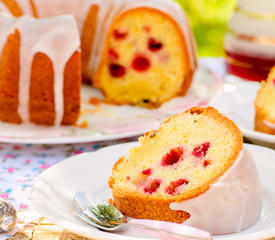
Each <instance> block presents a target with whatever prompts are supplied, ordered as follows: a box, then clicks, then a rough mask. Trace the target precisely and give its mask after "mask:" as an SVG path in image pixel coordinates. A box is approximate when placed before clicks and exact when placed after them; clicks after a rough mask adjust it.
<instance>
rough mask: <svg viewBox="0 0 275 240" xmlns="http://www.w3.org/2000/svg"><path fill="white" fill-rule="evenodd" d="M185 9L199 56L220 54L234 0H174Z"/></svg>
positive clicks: (216, 55)
mask: <svg viewBox="0 0 275 240" xmlns="http://www.w3.org/2000/svg"><path fill="white" fill-rule="evenodd" d="M176 1H177V2H178V3H179V4H180V5H181V6H182V7H183V8H184V9H185V11H186V13H187V15H188V17H189V19H190V22H191V25H192V29H193V33H194V35H195V38H196V42H197V49H198V54H199V56H215V57H218V56H222V55H223V39H224V34H225V32H226V30H227V24H228V21H229V19H230V17H231V15H232V11H233V9H234V6H235V4H236V0H176Z"/></svg>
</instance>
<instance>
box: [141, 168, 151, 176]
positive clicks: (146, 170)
mask: <svg viewBox="0 0 275 240" xmlns="http://www.w3.org/2000/svg"><path fill="white" fill-rule="evenodd" d="M142 174H144V175H148V176H149V175H151V174H152V169H151V168H148V169H145V170H143V171H142Z"/></svg>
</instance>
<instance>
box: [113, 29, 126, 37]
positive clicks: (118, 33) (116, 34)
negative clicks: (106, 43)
mask: <svg viewBox="0 0 275 240" xmlns="http://www.w3.org/2000/svg"><path fill="white" fill-rule="evenodd" d="M113 36H114V38H115V39H116V40H123V39H125V38H127V36H128V33H127V32H120V31H119V30H117V29H115V30H114V32H113Z"/></svg>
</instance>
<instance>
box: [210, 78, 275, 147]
mask: <svg viewBox="0 0 275 240" xmlns="http://www.w3.org/2000/svg"><path fill="white" fill-rule="evenodd" d="M259 88H260V84H259V83H258V82H249V81H244V80H240V79H239V78H235V77H233V76H228V77H227V78H226V81H225V84H224V86H223V90H222V91H221V92H220V93H219V94H218V96H216V97H215V98H213V99H212V100H211V101H210V103H209V105H211V106H214V107H215V108H217V109H218V110H219V111H220V112H221V113H222V114H224V115H226V116H227V117H229V118H230V119H232V120H233V121H234V122H235V123H236V124H237V125H238V126H239V127H240V128H241V130H242V132H243V135H244V136H245V137H246V138H247V139H248V140H250V141H251V142H253V143H256V144H261V145H265V146H269V147H273V148H275V135H270V134H266V133H261V132H257V131H255V130H254V117H255V108H254V101H255V99H256V95H257V92H258V90H259Z"/></svg>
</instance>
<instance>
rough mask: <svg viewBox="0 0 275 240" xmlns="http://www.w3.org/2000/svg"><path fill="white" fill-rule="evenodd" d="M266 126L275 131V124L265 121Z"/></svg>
mask: <svg viewBox="0 0 275 240" xmlns="http://www.w3.org/2000/svg"><path fill="white" fill-rule="evenodd" d="M264 125H266V126H267V127H269V128H271V129H275V123H271V122H268V121H266V120H265V121H264Z"/></svg>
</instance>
